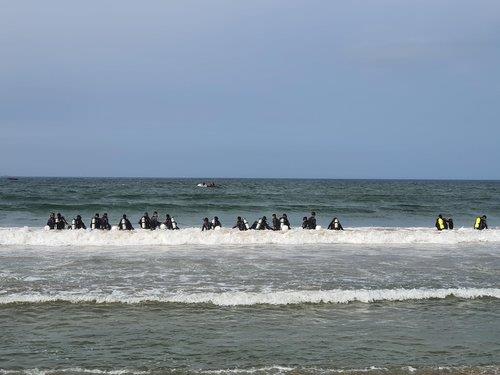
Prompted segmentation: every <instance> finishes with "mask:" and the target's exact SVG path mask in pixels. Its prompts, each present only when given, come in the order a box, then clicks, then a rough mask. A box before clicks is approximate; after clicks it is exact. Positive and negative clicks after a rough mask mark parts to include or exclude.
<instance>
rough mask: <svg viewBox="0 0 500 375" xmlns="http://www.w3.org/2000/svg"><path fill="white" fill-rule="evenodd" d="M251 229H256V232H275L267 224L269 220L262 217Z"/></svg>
mask: <svg viewBox="0 0 500 375" xmlns="http://www.w3.org/2000/svg"><path fill="white" fill-rule="evenodd" d="M250 229H255V230H266V229H267V230H273V228H271V227H270V226H269V224H268V223H267V218H266V217H265V216H262V218H260V219H259V220H257V221H255V222H254V223H253V225H252V227H251V228H250Z"/></svg>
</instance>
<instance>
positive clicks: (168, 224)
mask: <svg viewBox="0 0 500 375" xmlns="http://www.w3.org/2000/svg"><path fill="white" fill-rule="evenodd" d="M163 224H164V225H165V229H168V230H171V229H174V228H172V218H171V217H170V215H169V214H167V216H166V217H165V221H164V222H163Z"/></svg>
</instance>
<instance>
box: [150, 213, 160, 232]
mask: <svg viewBox="0 0 500 375" xmlns="http://www.w3.org/2000/svg"><path fill="white" fill-rule="evenodd" d="M159 226H160V219H159V218H158V212H157V211H155V212H153V216H151V229H152V230H153V229H156V228H158V227H159Z"/></svg>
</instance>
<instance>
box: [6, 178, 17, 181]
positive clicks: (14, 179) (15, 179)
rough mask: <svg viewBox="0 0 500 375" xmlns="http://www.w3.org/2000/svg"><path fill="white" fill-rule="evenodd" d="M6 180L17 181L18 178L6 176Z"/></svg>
mask: <svg viewBox="0 0 500 375" xmlns="http://www.w3.org/2000/svg"><path fill="white" fill-rule="evenodd" d="M7 180H9V181H18V180H19V179H18V178H17V177H7Z"/></svg>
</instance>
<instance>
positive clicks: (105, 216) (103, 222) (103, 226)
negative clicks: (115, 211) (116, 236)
mask: <svg viewBox="0 0 500 375" xmlns="http://www.w3.org/2000/svg"><path fill="white" fill-rule="evenodd" d="M100 225H101V229H104V230H110V229H111V225H110V224H109V219H108V214H107V213H104V214H103V215H102V217H101V220H100Z"/></svg>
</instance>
